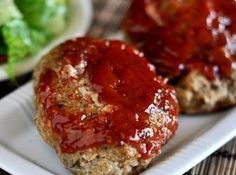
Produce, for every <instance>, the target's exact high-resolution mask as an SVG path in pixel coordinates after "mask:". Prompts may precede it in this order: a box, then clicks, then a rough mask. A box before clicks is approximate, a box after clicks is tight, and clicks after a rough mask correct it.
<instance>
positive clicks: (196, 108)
mask: <svg viewBox="0 0 236 175" xmlns="http://www.w3.org/2000/svg"><path fill="white" fill-rule="evenodd" d="M235 12H236V3H235V0H178V1H177V0H133V1H132V4H131V7H130V10H129V12H128V14H127V16H126V18H125V19H124V31H125V33H126V35H127V36H128V38H129V39H130V40H131V41H132V42H133V43H136V44H137V46H138V48H139V49H140V50H142V51H143V52H144V54H145V57H146V58H148V59H149V60H150V62H151V63H152V64H154V65H155V66H156V70H157V73H158V74H160V75H163V76H165V77H168V78H169V79H170V83H171V84H172V85H174V86H175V87H176V89H177V98H178V100H179V105H180V111H181V112H182V113H190V114H196V113H204V112H212V111H215V110H221V109H224V108H227V107H230V106H233V105H235V104H236V62H235V61H236V13H235Z"/></svg>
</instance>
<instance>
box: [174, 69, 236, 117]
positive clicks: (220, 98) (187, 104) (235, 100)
mask: <svg viewBox="0 0 236 175" xmlns="http://www.w3.org/2000/svg"><path fill="white" fill-rule="evenodd" d="M175 87H176V92H177V98H178V100H179V105H180V110H181V112H182V113H186V114H199V113H208V112H213V111H219V110H222V109H225V108H228V107H231V106H233V105H235V104H236V71H235V70H234V71H233V72H232V74H231V76H230V77H227V78H222V79H221V78H216V79H215V80H209V79H207V78H206V77H205V76H204V75H203V74H201V73H200V72H197V71H192V72H190V73H188V74H187V75H186V76H185V77H183V78H182V79H181V80H180V81H179V82H178V83H177V84H176V86H175Z"/></svg>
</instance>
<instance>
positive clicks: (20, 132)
mask: <svg viewBox="0 0 236 175" xmlns="http://www.w3.org/2000/svg"><path fill="white" fill-rule="evenodd" d="M32 98H33V92H32V83H28V84H27V85H25V86H23V87H21V88H20V89H19V90H17V91H15V92H14V93H12V94H11V95H9V96H7V97H5V98H4V99H3V100H1V101H0V109H1V110H0V167H1V168H2V169H5V170H6V171H8V172H10V173H11V174H17V175H28V174H37V175H51V174H57V175H69V174H70V173H69V172H68V171H67V170H66V169H65V168H63V165H62V163H60V161H59V159H58V157H57V156H56V154H55V152H54V150H52V148H51V147H50V146H49V145H47V144H46V143H45V142H44V141H43V140H42V138H41V136H40V135H39V133H38V132H37V130H36V128H35V126H34V119H33V118H34V107H33V100H32ZM235 122H236V108H232V109H230V110H227V111H224V112H221V113H216V114H212V115H204V116H203V115H202V116H194V117H193V116H192V117H191V116H181V118H180V125H179V129H178V132H177V133H176V135H175V136H174V138H173V139H172V140H171V141H170V142H169V143H168V144H167V145H166V146H165V147H164V150H163V153H162V154H161V155H160V156H158V158H157V159H156V160H155V162H154V163H153V164H152V166H151V167H150V168H149V169H147V170H146V171H145V172H143V175H181V174H183V173H184V172H186V171H187V170H188V169H190V168H191V167H193V166H194V165H196V164H197V163H198V162H200V161H201V160H203V159H204V158H205V157H207V156H208V155H209V154H211V153H212V152H213V151H215V150H216V149H217V148H219V147H220V146H222V145H223V144H224V143H226V142H227V141H229V140H230V139H232V138H233V137H235V136H236V127H235Z"/></svg>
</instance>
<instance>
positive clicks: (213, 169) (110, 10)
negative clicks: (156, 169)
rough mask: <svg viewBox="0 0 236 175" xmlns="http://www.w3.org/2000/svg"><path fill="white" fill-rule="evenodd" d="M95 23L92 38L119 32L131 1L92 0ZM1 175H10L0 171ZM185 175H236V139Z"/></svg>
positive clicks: (92, 27)
mask: <svg viewBox="0 0 236 175" xmlns="http://www.w3.org/2000/svg"><path fill="white" fill-rule="evenodd" d="M92 1H93V4H94V21H93V24H92V26H91V28H90V30H89V32H88V35H90V36H96V37H105V36H109V35H111V34H113V33H115V32H117V31H118V30H119V28H120V24H121V21H122V18H123V15H124V14H125V13H126V11H127V10H128V8H129V2H130V1H129V0H109V1H107V0H92ZM0 175H9V174H8V173H6V172H4V171H3V170H1V169H0ZM184 175H236V138H235V139H233V140H232V141H231V142H229V143H227V144H226V145H225V146H223V147H222V148H220V149H219V150H217V151H216V152H215V153H213V154H212V155H210V156H209V157H208V158H206V159H205V160H204V161H202V162H201V163H199V164H198V165H196V166H195V167H193V168H192V169H191V170H189V171H188V172H186V173H185V174H184Z"/></svg>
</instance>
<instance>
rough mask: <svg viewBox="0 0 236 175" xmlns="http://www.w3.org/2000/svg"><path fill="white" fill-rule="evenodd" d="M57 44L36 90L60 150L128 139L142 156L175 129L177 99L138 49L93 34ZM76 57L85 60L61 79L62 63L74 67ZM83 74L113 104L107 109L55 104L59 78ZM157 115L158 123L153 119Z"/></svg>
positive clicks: (102, 98) (103, 99)
mask: <svg viewBox="0 0 236 175" xmlns="http://www.w3.org/2000/svg"><path fill="white" fill-rule="evenodd" d="M61 48H62V58H61V59H60V60H59V62H58V63H57V66H56V67H57V68H55V69H52V68H48V69H45V70H44V71H43V73H41V76H40V80H39V86H38V88H37V90H36V92H37V94H38V97H39V101H40V103H42V104H43V107H44V110H45V116H46V122H49V123H51V125H52V128H53V131H54V132H55V133H56V134H57V135H59V137H60V138H61V142H60V148H61V151H62V152H65V153H74V152H76V151H78V150H84V149H87V148H93V147H99V146H102V145H123V144H129V145H131V146H133V147H135V148H136V149H137V150H138V152H139V153H140V154H141V156H142V157H143V158H150V157H152V156H153V155H155V154H157V153H159V152H160V147H161V145H163V144H165V142H166V141H167V140H168V138H169V137H170V136H171V135H172V134H173V133H174V132H175V130H176V127H177V116H178V104H177V101H176V98H175V91H174V89H173V88H172V87H171V86H169V85H167V84H166V82H165V80H164V79H162V78H160V77H157V76H156V75H155V72H154V71H151V68H150V65H149V63H148V62H147V61H146V60H145V59H144V58H143V57H142V53H140V52H139V51H138V50H136V49H135V48H133V47H131V46H127V45H126V44H124V43H122V42H120V41H101V40H96V39H92V38H78V39H76V40H73V41H68V42H66V43H64V44H63V45H62V46H61ZM81 62H84V63H85V62H86V64H85V65H86V68H85V71H84V72H83V73H82V74H80V75H78V76H73V77H70V78H67V79H63V75H61V72H62V71H61V70H62V69H63V67H64V66H68V65H70V66H72V67H74V68H76V67H77V66H78V65H79V64H80V63H81ZM85 74H87V75H88V77H89V80H90V82H91V83H92V86H93V90H94V91H95V92H96V93H98V98H99V101H101V102H102V103H104V104H109V105H112V106H113V107H114V108H113V109H112V110H111V111H109V112H99V113H96V112H95V113H94V112H83V111H81V109H79V108H78V109H76V110H73V111H68V110H67V108H66V107H65V106H66V105H68V104H65V103H64V104H58V97H59V95H61V94H60V93H59V91H58V89H57V88H58V86H59V85H58V84H60V85H61V84H63V85H66V84H69V83H71V82H73V81H74V82H78V81H79V79H80V78H81V77H82V76H85ZM78 88H79V87H76V88H75V90H74V91H76V89H78ZM75 97H76V95H75ZM77 103H80V99H79V98H78V100H77ZM157 114H159V116H157ZM158 118H161V120H162V122H163V123H162V124H161V125H160V123H159V125H158V123H157V122H155V123H153V122H152V121H153V120H157V121H158ZM163 128H164V129H163Z"/></svg>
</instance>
